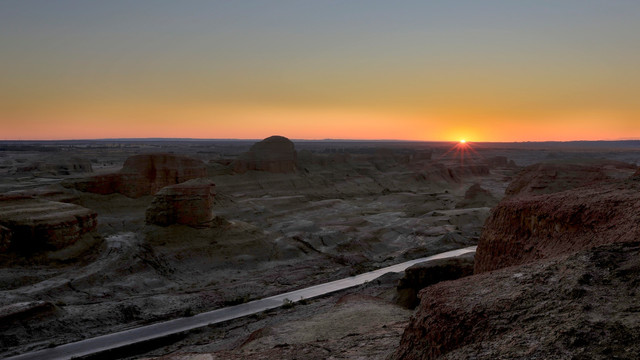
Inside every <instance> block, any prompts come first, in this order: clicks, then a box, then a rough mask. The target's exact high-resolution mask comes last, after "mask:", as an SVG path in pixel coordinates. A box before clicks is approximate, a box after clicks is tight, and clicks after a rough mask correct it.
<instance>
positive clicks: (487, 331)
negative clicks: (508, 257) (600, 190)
mask: <svg viewBox="0 0 640 360" xmlns="http://www.w3.org/2000/svg"><path fill="white" fill-rule="evenodd" d="M638 279H640V243H639V242H638V241H634V242H629V243H616V244H607V245H603V246H600V247H597V248H592V249H588V250H584V251H582V252H579V253H577V254H574V255H571V256H565V257H560V258H554V259H547V260H544V261H540V262H536V263H533V264H526V265H521V266H518V267H511V268H508V269H501V270H497V271H493V272H487V273H482V274H478V275H474V276H470V277H466V278H462V279H459V280H454V281H446V282H441V283H438V284H435V285H432V286H430V287H427V288H425V289H424V290H423V291H422V292H421V293H420V297H421V302H420V306H419V308H418V311H417V312H416V313H415V315H414V316H412V318H411V321H410V323H409V325H408V326H407V328H406V329H405V331H404V334H403V335H402V340H401V341H400V346H399V347H398V349H397V350H396V352H395V354H394V355H393V356H392V357H391V358H392V359H404V360H409V359H436V358H446V359H558V358H561V359H587V358H588V359H632V358H636V356H637V354H638V353H640V313H639V312H638Z"/></svg>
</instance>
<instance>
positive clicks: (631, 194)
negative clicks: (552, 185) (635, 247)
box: [475, 182, 640, 273]
mask: <svg viewBox="0 0 640 360" xmlns="http://www.w3.org/2000/svg"><path fill="white" fill-rule="evenodd" d="M639 226H640V184H639V183H637V182H612V183H603V184H601V185H599V186H591V187H582V188H578V189H573V190H567V191H563V192H559V193H554V194H546V195H529V196H519V197H515V198H508V199H505V200H503V201H502V202H501V203H500V204H498V205H497V206H496V207H495V208H494V209H493V210H492V212H491V215H490V216H489V218H488V219H487V221H486V223H485V227H484V231H483V232H482V235H481V237H480V240H479V242H478V249H477V252H476V265H475V272H476V273H479V272H484V271H490V270H494V269H499V268H502V267H506V266H512V265H518V264H523V263H526V262H530V261H533V260H536V259H541V258H547V257H551V256H558V255H562V254H568V253H572V252H576V251H579V250H582V249H586V248H589V247H593V246H597V245H601V244H606V243H611V242H621V241H631V240H634V239H637V237H638V235H639V234H638V229H639Z"/></svg>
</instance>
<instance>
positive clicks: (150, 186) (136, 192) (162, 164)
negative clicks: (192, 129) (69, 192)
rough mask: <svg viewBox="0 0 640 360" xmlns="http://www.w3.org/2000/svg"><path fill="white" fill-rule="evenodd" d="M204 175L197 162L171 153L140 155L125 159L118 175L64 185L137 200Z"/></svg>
mask: <svg viewBox="0 0 640 360" xmlns="http://www.w3.org/2000/svg"><path fill="white" fill-rule="evenodd" d="M206 175H207V169H206V166H205V164H204V163H203V162H202V161H200V160H197V159H192V158H189V157H186V156H180V155H173V154H143V155H135V156H131V157H129V158H128V159H127V160H126V161H125V163H124V166H123V167H122V170H120V172H118V173H115V174H107V175H99V176H93V177H90V178H87V179H85V180H80V181H76V182H74V183H72V184H66V186H71V187H75V188H76V189H78V190H80V191H85V192H90V193H96V194H102V195H107V194H113V193H120V194H123V195H125V196H128V197H131V198H138V197H141V196H144V195H153V194H155V193H156V192H158V190H160V189H162V188H163V187H165V186H168V185H174V184H179V183H181V182H184V181H187V180H191V179H196V178H201V177H205V176H206Z"/></svg>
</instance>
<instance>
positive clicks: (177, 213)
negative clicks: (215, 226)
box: [146, 179, 215, 227]
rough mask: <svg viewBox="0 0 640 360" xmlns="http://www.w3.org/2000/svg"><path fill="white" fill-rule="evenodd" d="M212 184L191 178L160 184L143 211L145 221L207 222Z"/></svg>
mask: <svg viewBox="0 0 640 360" xmlns="http://www.w3.org/2000/svg"><path fill="white" fill-rule="evenodd" d="M214 197H215V184H214V183H213V182H211V181H209V180H207V179H194V180H189V181H186V182H183V183H181V184H177V185H170V186H167V187H164V188H162V190H160V191H159V192H158V193H157V194H156V195H155V197H154V198H153V203H152V204H151V206H149V208H147V211H146V221H147V224H155V225H162V226H166V225H172V224H182V225H189V226H193V227H202V226H208V224H210V223H211V222H212V221H213V218H214V216H213V211H212V207H213V201H214Z"/></svg>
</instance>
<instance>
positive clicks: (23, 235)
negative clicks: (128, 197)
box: [0, 196, 97, 253]
mask: <svg viewBox="0 0 640 360" xmlns="http://www.w3.org/2000/svg"><path fill="white" fill-rule="evenodd" d="M0 226H1V227H2V228H3V229H0V237H1V238H2V239H3V240H2V241H1V242H0V244H2V245H0V247H1V249H0V250H3V251H12V250H16V251H20V252H26V253H32V252H37V251H41V250H55V249H62V248H64V247H66V246H69V245H71V244H73V243H75V242H76V241H78V240H79V239H80V238H81V237H82V236H83V235H85V234H87V233H89V232H91V231H94V230H95V229H96V226H97V214H96V213H95V212H94V211H92V210H89V209H87V208H84V207H81V206H78V205H73V204H67V203H61V202H56V201H47V200H41V199H34V198H29V197H21V196H13V197H9V196H6V197H2V198H0Z"/></svg>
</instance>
